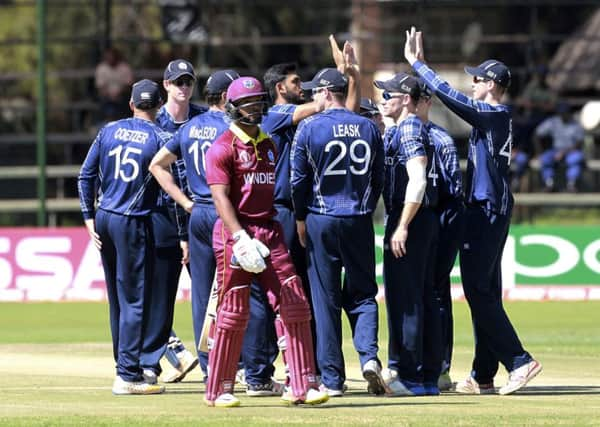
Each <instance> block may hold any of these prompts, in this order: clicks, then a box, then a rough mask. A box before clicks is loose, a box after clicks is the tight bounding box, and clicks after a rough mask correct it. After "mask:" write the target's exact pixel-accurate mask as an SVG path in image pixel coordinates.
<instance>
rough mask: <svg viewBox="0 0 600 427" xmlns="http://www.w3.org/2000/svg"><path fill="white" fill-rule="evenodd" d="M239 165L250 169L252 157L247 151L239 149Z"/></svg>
mask: <svg viewBox="0 0 600 427" xmlns="http://www.w3.org/2000/svg"><path fill="white" fill-rule="evenodd" d="M240 163H241V164H240V167H241V168H243V169H250V168H251V167H252V158H251V157H250V154H249V153H248V152H247V151H240Z"/></svg>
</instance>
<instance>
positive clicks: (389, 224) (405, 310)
mask: <svg viewBox="0 0 600 427" xmlns="http://www.w3.org/2000/svg"><path fill="white" fill-rule="evenodd" d="M400 214H401V211H400V210H398V211H397V212H392V213H391V214H390V215H389V217H388V218H387V221H386V226H385V235H384V251H383V270H384V271H383V274H384V283H385V303H386V306H387V313H388V336H389V342H388V353H389V354H388V367H389V368H390V369H394V370H396V371H397V372H398V377H399V378H400V379H401V380H405V381H410V382H413V383H419V384H422V383H435V384H437V380H438V377H439V375H440V370H441V336H440V309H439V305H438V303H437V299H436V298H435V295H434V284H433V268H434V260H435V254H436V244H437V236H438V217H437V214H436V213H435V211H434V210H433V209H431V208H427V207H421V208H420V209H419V210H418V212H417V214H416V215H415V217H414V218H413V220H412V222H411V223H410V225H409V227H408V238H407V241H406V254H405V255H404V256H402V257H400V258H396V257H394V254H393V253H392V251H391V249H390V238H391V236H392V234H393V233H394V230H395V229H396V227H397V225H398V220H399V219H400Z"/></svg>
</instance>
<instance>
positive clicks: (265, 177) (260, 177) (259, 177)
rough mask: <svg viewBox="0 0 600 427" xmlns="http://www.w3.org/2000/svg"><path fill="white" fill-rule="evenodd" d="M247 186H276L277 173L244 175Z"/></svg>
mask: <svg viewBox="0 0 600 427" xmlns="http://www.w3.org/2000/svg"><path fill="white" fill-rule="evenodd" d="M244 182H245V183H246V184H269V185H275V172H250V173H246V174H244Z"/></svg>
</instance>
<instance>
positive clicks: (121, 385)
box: [112, 375, 165, 395]
mask: <svg viewBox="0 0 600 427" xmlns="http://www.w3.org/2000/svg"><path fill="white" fill-rule="evenodd" d="M164 391H165V387H164V386H162V385H155V384H148V383H145V382H143V381H125V380H123V379H122V378H121V377H120V376H118V375H117V376H116V377H115V381H114V382H113V387H112V392H113V394H116V395H125V394H160V393H163V392H164Z"/></svg>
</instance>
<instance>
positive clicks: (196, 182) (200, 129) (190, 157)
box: [150, 70, 239, 377]
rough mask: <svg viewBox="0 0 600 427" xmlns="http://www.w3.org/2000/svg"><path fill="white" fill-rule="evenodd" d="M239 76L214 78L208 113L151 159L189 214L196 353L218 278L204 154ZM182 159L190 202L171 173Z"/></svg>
mask: <svg viewBox="0 0 600 427" xmlns="http://www.w3.org/2000/svg"><path fill="white" fill-rule="evenodd" d="M238 77H239V75H238V73H237V72H236V71H233V70H221V71H217V72H215V73H213V74H212V75H211V76H210V77H209V79H208V81H207V83H206V87H205V88H204V94H205V96H206V101H207V104H208V106H209V109H208V111H206V112H204V113H201V114H198V115H196V116H194V117H192V118H191V119H190V120H188V121H187V122H186V123H184V124H183V125H182V126H181V127H180V128H179V129H178V131H177V132H175V133H174V135H173V138H172V139H171V140H170V141H169V143H168V144H167V145H165V146H164V147H162V148H161V150H160V151H159V152H158V153H157V155H156V156H155V157H154V159H153V160H152V163H151V165H150V171H151V172H152V174H154V176H155V177H156V180H157V181H158V183H159V184H160V185H161V187H162V188H163V190H164V191H165V192H166V193H167V194H168V195H169V196H171V197H172V198H173V200H174V201H176V202H178V204H179V205H180V206H181V207H183V208H184V209H186V211H188V212H190V214H191V216H190V221H189V230H190V232H189V233H188V238H189V258H190V262H189V265H190V272H191V278H192V294H191V295H192V321H193V324H194V337H195V340H196V348H198V342H199V340H200V334H201V331H202V325H203V321H204V317H205V313H206V306H207V304H208V298H209V295H210V289H211V285H212V282H213V277H214V274H215V266H216V264H215V258H214V255H213V250H212V229H213V226H214V223H215V221H216V220H217V212H216V211H215V207H214V204H213V202H212V197H211V195H210V189H209V188H208V185H207V184H206V172H205V171H206V168H205V165H206V159H205V155H206V151H207V150H208V149H209V148H210V146H211V145H212V143H213V142H214V141H215V140H216V139H217V137H219V136H220V135H221V134H222V133H223V132H224V131H225V130H226V129H227V128H228V127H229V124H228V123H227V120H226V117H225V107H224V106H225V92H226V91H227V87H228V86H229V84H230V83H231V82H232V81H233V80H235V79H236V78H238ZM178 159H182V160H183V164H184V167H183V170H185V172H186V178H187V183H188V188H189V192H190V193H191V199H190V198H188V196H187V195H186V194H185V193H184V192H183V190H181V188H180V187H179V185H178V184H177V181H176V179H175V177H174V175H173V173H172V165H173V164H175V163H176V162H177V160H178ZM198 356H199V360H200V366H201V368H202V371H203V372H204V375H205V377H206V376H207V375H208V370H207V365H208V354H207V353H204V352H201V353H199V354H198Z"/></svg>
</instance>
